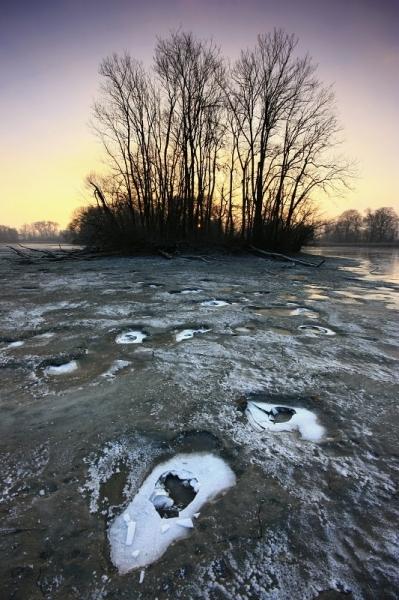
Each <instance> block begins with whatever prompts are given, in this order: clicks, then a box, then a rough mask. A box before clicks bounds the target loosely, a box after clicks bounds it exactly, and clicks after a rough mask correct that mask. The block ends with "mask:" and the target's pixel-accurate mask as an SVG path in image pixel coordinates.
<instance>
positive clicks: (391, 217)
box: [322, 207, 399, 243]
mask: <svg viewBox="0 0 399 600" xmlns="http://www.w3.org/2000/svg"><path fill="white" fill-rule="evenodd" d="M323 229H324V230H323V235H322V240H323V241H327V242H339V243H362V242H367V243H395V242H397V243H398V242H399V217H398V215H397V214H396V212H395V211H394V209H393V208H390V207H382V208H378V209H376V210H374V211H373V210H370V209H369V208H368V209H367V210H366V214H365V216H362V215H361V214H360V212H359V211H357V210H346V211H345V212H343V213H342V214H341V215H340V216H339V217H337V218H336V219H334V220H332V221H328V222H327V223H325V224H324V228H323Z"/></svg>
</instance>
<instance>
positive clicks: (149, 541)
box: [108, 453, 236, 574]
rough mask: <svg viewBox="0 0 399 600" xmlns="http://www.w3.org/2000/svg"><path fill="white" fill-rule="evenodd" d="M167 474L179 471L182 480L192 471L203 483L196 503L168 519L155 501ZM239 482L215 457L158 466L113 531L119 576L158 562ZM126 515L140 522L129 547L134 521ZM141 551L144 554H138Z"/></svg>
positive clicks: (178, 457)
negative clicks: (206, 508)
mask: <svg viewBox="0 0 399 600" xmlns="http://www.w3.org/2000/svg"><path fill="white" fill-rule="evenodd" d="M165 472H168V473H172V474H173V473H174V472H175V473H176V474H177V475H178V476H179V477H180V478H182V479H184V478H185V477H186V474H187V472H189V474H190V476H191V477H192V475H194V477H195V479H197V481H198V484H199V489H198V493H197V494H196V496H195V498H194V499H193V500H192V502H190V504H188V506H186V507H185V508H183V509H182V510H181V511H180V513H179V515H178V516H177V517H171V518H167V519H166V518H162V517H161V516H160V515H159V513H158V512H157V510H156V508H155V506H154V504H153V502H152V501H151V497H152V495H153V493H154V490H155V487H156V485H157V483H158V481H159V479H160V478H162V476H163V475H164V474H165ZM235 482H236V478H235V475H234V473H233V471H232V470H231V468H230V467H229V466H228V465H227V464H226V463H225V462H224V461H223V460H222V459H221V458H219V457H217V456H214V455H213V454H201V453H193V454H178V455H176V456H175V457H173V458H171V459H170V460H168V461H166V462H164V463H162V464H160V465H158V466H156V467H155V468H154V470H153V471H152V473H151V474H150V475H149V476H148V477H147V479H146V480H145V481H144V483H143V484H142V486H141V488H140V489H139V491H138V492H137V494H136V496H135V497H134V499H133V500H132V502H131V503H130V504H129V505H128V507H127V508H126V510H125V511H124V513H123V514H122V515H120V516H119V517H117V518H116V519H115V520H114V521H113V523H112V525H111V527H110V529H109V533H108V536H109V541H110V545H111V560H112V562H113V564H114V565H115V566H116V567H117V568H118V570H119V573H121V574H123V573H127V572H128V571H131V570H132V569H137V568H140V567H144V566H146V565H149V564H151V563H153V562H154V561H156V560H158V559H159V558H160V557H161V556H162V555H163V554H164V553H165V552H166V550H167V548H168V546H170V544H172V543H173V542H175V541H177V540H179V539H181V538H183V537H185V536H187V535H188V530H189V529H191V528H192V527H193V522H192V517H193V516H194V515H195V514H196V513H198V511H199V509H200V508H201V507H202V506H203V505H204V504H205V503H206V502H209V501H210V500H212V499H213V498H215V497H216V496H217V495H218V494H220V493H221V492H223V491H225V490H227V489H228V488H230V487H231V486H233V485H234V484H235ZM125 515H128V517H129V519H130V521H134V522H135V523H136V530H135V535H134V539H133V543H132V545H130V546H129V547H127V546H126V536H127V528H128V526H129V523H130V521H129V522H128V523H126V516H125ZM165 525H168V526H169V527H168V528H166V527H165ZM138 550H139V551H140V554H138V555H137V551H138Z"/></svg>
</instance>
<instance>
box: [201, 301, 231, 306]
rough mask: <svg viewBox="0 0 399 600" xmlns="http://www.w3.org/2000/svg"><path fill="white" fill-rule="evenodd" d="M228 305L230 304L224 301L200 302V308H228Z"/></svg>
mask: <svg viewBox="0 0 399 600" xmlns="http://www.w3.org/2000/svg"><path fill="white" fill-rule="evenodd" d="M229 304H231V303H230V302H227V301H226V300H204V302H201V306H211V307H219V306H228V305H229Z"/></svg>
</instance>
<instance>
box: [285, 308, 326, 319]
mask: <svg viewBox="0 0 399 600" xmlns="http://www.w3.org/2000/svg"><path fill="white" fill-rule="evenodd" d="M290 315H291V316H292V317H296V316H299V315H303V316H305V317H308V318H309V319H317V317H318V316H319V315H318V314H317V312H315V311H314V310H310V308H305V307H304V306H298V307H297V308H293V309H292V310H291V312H290Z"/></svg>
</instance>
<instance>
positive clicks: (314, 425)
mask: <svg viewBox="0 0 399 600" xmlns="http://www.w3.org/2000/svg"><path fill="white" fill-rule="evenodd" d="M279 406H281V407H282V408H285V409H290V410H294V411H295V412H294V414H293V415H292V417H291V418H290V420H289V421H285V422H282V423H278V422H275V421H274V418H275V417H276V415H277V414H278V412H279V411H278V407H279ZM245 414H246V416H247V418H248V421H249V423H250V424H251V425H252V427H253V428H254V429H255V430H256V431H263V430H264V429H269V430H270V431H294V430H298V431H299V433H300V434H301V436H302V437H303V438H304V439H305V440H309V441H312V442H318V441H320V440H321V438H322V437H323V435H324V432H325V429H324V427H322V426H321V425H319V424H318V422H317V417H316V415H315V414H314V413H312V412H311V411H310V410H307V409H306V408H298V407H296V406H286V405H284V404H281V405H277V404H268V403H267V402H255V401H253V400H250V401H249V402H248V403H247V408H246V410H245Z"/></svg>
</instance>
